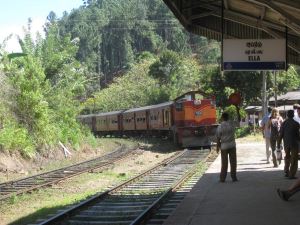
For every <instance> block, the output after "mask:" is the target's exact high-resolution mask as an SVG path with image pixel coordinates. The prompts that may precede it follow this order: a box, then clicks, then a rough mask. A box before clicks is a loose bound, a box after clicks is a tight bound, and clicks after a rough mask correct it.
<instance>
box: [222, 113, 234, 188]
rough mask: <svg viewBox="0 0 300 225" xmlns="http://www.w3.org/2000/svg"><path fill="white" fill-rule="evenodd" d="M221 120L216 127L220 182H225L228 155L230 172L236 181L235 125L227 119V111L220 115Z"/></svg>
mask: <svg viewBox="0 0 300 225" xmlns="http://www.w3.org/2000/svg"><path fill="white" fill-rule="evenodd" d="M221 119H222V122H221V124H220V125H219V126H218V128H217V152H219V150H220V149H221V173H220V182H222V183H223V182H225V180H226V176H227V169H228V156H229V161H230V174H231V179H232V181H233V182H235V181H238V179H237V177H236V161H237V159H236V144H235V137H234V129H235V126H234V125H233V122H231V121H229V115H228V113H226V112H224V113H223V114H222V116H221Z"/></svg>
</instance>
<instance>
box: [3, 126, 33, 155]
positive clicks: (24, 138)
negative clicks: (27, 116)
mask: <svg viewBox="0 0 300 225" xmlns="http://www.w3.org/2000/svg"><path fill="white" fill-rule="evenodd" d="M0 145H1V146H2V147H4V149H6V150H9V151H19V152H20V153H21V154H22V155H23V156H24V157H29V158H30V157H32V156H33V155H34V153H35V143H34V141H33V139H32V137H31V136H30V135H29V133H28V131H27V129H25V128H24V127H21V126H19V125H18V124H16V123H15V122H12V121H8V120H7V121H5V122H4V124H3V128H2V129H0Z"/></svg>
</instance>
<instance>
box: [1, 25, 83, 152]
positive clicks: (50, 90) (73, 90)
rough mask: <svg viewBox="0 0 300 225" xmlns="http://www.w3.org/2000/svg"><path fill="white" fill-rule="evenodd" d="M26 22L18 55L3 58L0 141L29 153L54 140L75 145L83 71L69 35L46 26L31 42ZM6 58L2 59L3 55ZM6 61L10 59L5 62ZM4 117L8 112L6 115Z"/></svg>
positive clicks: (3, 145)
mask: <svg viewBox="0 0 300 225" xmlns="http://www.w3.org/2000/svg"><path fill="white" fill-rule="evenodd" d="M29 30H30V22H29V27H28V31H26V33H25V37H24V38H23V39H20V45H21V47H22V50H23V53H25V54H23V55H19V56H14V57H11V56H10V55H8V56H5V55H4V56H3V58H2V67H3V73H4V74H3V77H5V78H6V80H7V82H8V83H9V84H10V87H11V89H13V90H14V91H13V93H14V94H11V95H9V96H7V92H8V91H10V90H2V92H1V94H2V95H3V96H4V97H5V98H4V99H5V101H4V102H14V104H11V105H9V104H5V107H4V110H1V112H0V113H1V118H5V119H3V120H2V126H3V129H1V131H0V132H1V138H0V144H1V146H2V147H3V148H4V149H7V150H20V151H21V152H22V153H23V154H24V155H27V156H31V155H32V154H33V153H34V150H35V149H38V150H44V149H47V148H48V147H51V146H53V145H55V144H57V143H58V142H59V141H62V142H70V143H72V144H78V143H79V142H80V139H81V137H82V135H83V133H82V131H81V128H80V126H79V124H78V123H77V121H76V116H77V115H78V113H79V112H80V107H79V106H80V104H79V101H78V100H76V98H75V97H76V96H79V95H82V94H83V93H84V92H83V91H84V82H85V78H84V76H83V75H84V69H83V67H81V66H80V63H79V62H78V61H77V60H76V59H75V54H76V52H77V48H78V47H77V46H76V44H74V43H72V41H71V39H70V37H68V36H66V37H63V38H61V37H59V36H57V35H55V34H56V31H57V26H56V24H55V23H54V24H51V26H50V27H49V30H48V35H47V38H46V39H42V38H39V36H38V37H37V39H36V42H34V41H33V39H32V37H31V34H30V32H29ZM6 58H7V59H6ZM8 59H10V60H8ZM7 115H9V116H7Z"/></svg>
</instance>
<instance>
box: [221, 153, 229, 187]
mask: <svg viewBox="0 0 300 225" xmlns="http://www.w3.org/2000/svg"><path fill="white" fill-rule="evenodd" d="M227 169H228V150H221V173H220V181H221V182H224V181H225V179H226V176H227Z"/></svg>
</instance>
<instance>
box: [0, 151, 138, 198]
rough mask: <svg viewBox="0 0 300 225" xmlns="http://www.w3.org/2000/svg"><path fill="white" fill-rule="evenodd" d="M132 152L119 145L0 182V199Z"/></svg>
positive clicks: (102, 164)
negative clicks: (88, 157)
mask: <svg viewBox="0 0 300 225" xmlns="http://www.w3.org/2000/svg"><path fill="white" fill-rule="evenodd" d="M132 152H133V151H132V150H127V149H125V148H124V147H119V148H118V149H117V150H115V151H113V152H111V153H109V154H107V155H104V156H101V157H98V158H95V159H92V160H88V161H84V162H81V163H78V164H75V165H72V166H68V167H64V168H61V169H57V170H54V171H50V172H46V173H42V174H37V175H34V176H31V177H26V178H23V179H19V180H14V181H9V182H5V183H1V184H0V200H4V199H7V198H9V197H11V196H14V195H18V194H22V193H25V192H29V191H32V190H35V189H39V188H41V187H44V186H47V185H51V184H54V183H57V182H60V181H62V180H65V179H68V178H71V177H73V176H77V175H79V174H82V173H85V172H88V171H92V170H98V169H101V168H105V167H107V166H109V165H111V164H112V163H114V162H117V161H119V160H122V159H124V158H125V157H127V156H128V155H129V154H131V153H132Z"/></svg>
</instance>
